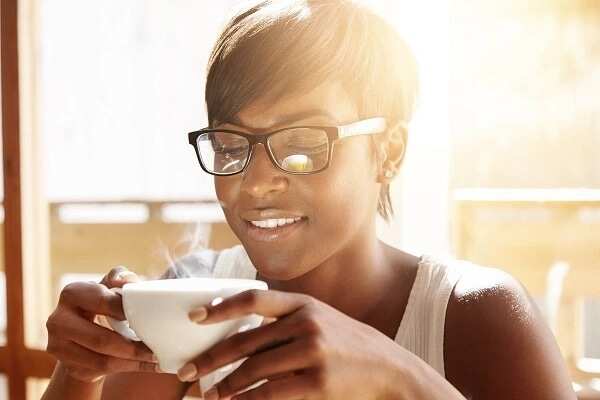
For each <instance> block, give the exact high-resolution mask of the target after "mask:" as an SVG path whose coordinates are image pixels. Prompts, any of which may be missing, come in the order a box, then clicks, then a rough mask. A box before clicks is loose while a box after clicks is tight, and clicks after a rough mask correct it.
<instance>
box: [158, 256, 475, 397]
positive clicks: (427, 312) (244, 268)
mask: <svg viewBox="0 0 600 400" xmlns="http://www.w3.org/2000/svg"><path fill="white" fill-rule="evenodd" d="M469 265H471V263H468V262H465V261H458V260H447V261H441V260H437V259H435V258H432V257H430V256H427V255H424V256H422V257H421V259H420V261H419V265H418V268H417V275H416V277H415V281H414V284H413V286H412V289H411V291H410V295H409V298H408V303H407V305H406V309H405V311H404V316H403V317H402V321H401V322H400V326H399V328H398V332H397V333H396V337H395V341H396V343H398V344H399V345H400V346H402V347H404V348H405V349H407V350H409V351H410V352H412V353H413V354H415V355H417V356H418V357H419V358H421V359H422V360H424V361H425V362H426V363H427V364H429V365H430V366H431V367H432V368H434V369H435V370H436V371H437V372H438V373H439V374H440V375H441V376H443V377H445V376H446V375H445V371H444V326H445V320H446V308H447V306H448V300H449V298H450V294H451V293H452V290H453V289H454V286H455V285H456V283H457V282H458V280H459V278H460V276H461V274H462V273H463V272H464V270H465V267H468V266H469ZM256 274H257V271H256V268H255V267H254V266H253V265H252V262H251V261H250V258H249V257H248V255H247V254H246V251H245V250H244V248H243V247H242V246H241V245H238V246H235V247H232V248H229V249H226V250H222V251H220V252H216V251H212V250H203V251H201V252H197V253H193V254H190V255H188V256H186V257H184V258H182V259H180V260H178V261H177V262H176V263H175V264H174V265H173V266H172V268H171V270H170V273H169V277H190V276H196V277H197V276H212V277H218V278H245V279H255V278H256ZM235 368H237V365H234V366H233V367H232V368H229V369H223V371H221V372H219V371H217V373H215V374H214V375H212V376H207V377H205V378H203V379H202V380H201V382H200V385H201V388H202V389H203V390H206V389H207V388H209V387H210V386H211V385H213V384H215V383H217V382H218V381H220V380H221V379H223V378H224V377H225V376H227V375H228V374H230V373H231V372H232V371H233V370H234V369H235Z"/></svg>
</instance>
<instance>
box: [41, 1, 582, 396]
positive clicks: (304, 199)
mask: <svg viewBox="0 0 600 400" xmlns="http://www.w3.org/2000/svg"><path fill="white" fill-rule="evenodd" d="M416 81H417V78H416V71H415V63H414V60H413V58H412V56H411V53H410V51H409V50H408V49H407V47H406V46H405V45H404V44H403V42H402V40H401V39H400V38H399V37H398V36H397V34H396V33H395V32H394V31H393V29H392V28H390V26H389V25H388V24H387V23H386V22H385V21H384V20H383V19H381V18H379V17H378V16H376V15H374V14H372V13H370V12H369V11H368V10H366V9H363V8H361V7H359V6H358V5H356V4H354V3H353V2H351V1H343V0H313V1H307V0H305V1H301V0H284V1H282V0H278V1H263V2H260V3H259V4H258V5H255V6H254V7H251V8H248V9H246V10H244V11H242V12H240V13H239V14H238V15H236V16H235V17H234V18H233V19H232V20H231V22H230V23H229V25H228V26H227V27H226V28H225V30H224V32H223V33H222V34H221V36H220V38H219V39H218V41H217V43H216V45H215V48H214V50H213V53H212V56H211V59H210V62H209V72H208V77H207V83H206V103H207V111H208V121H209V124H210V126H209V128H208V129H203V130H200V131H197V132H192V133H190V134H189V140H190V143H191V144H193V145H194V148H195V150H196V155H197V157H198V159H199V161H200V165H201V167H202V168H203V169H204V170H205V171H206V172H208V173H211V174H213V175H215V179H214V182H215V187H216V192H217V196H218V198H219V201H220V203H221V205H222V207H223V210H224V213H225V216H226V218H227V222H228V224H229V225H230V227H231V228H232V230H233V231H234V232H235V234H236V235H237V237H238V238H239V239H240V241H241V243H242V244H243V249H242V248H234V249H232V250H229V251H228V252H227V254H228V256H231V255H232V254H233V255H234V262H221V263H219V262H217V263H216V266H215V267H214V269H213V270H211V271H209V272H210V273H212V274H213V275H215V276H244V277H256V278H258V279H261V280H264V281H266V282H267V283H268V285H269V288H270V290H269V291H266V292H254V291H249V292H245V293H243V294H241V295H238V296H235V297H232V298H230V299H227V300H225V301H224V302H223V303H221V304H219V305H216V306H207V307H206V308H201V309H198V310H194V311H193V312H191V313H190V318H191V319H192V320H194V321H196V322H198V323H214V322H216V321H220V320H223V319H227V318H231V317H234V316H238V315H243V314H247V313H258V314H262V315H264V316H265V317H267V318H270V323H268V324H265V325H263V326H261V327H260V328H257V329H255V330H251V331H247V332H243V333H240V334H237V335H235V336H233V337H231V338H229V339H227V340H225V341H223V342H222V343H220V344H217V345H216V346H215V347H214V348H212V349H211V350H209V351H207V352H206V353H205V354H202V355H200V356H199V357H198V358H197V359H196V360H194V361H193V362H191V363H189V364H188V365H186V366H184V367H183V368H182V369H181V370H180V371H179V374H178V375H177V376H175V375H168V374H160V373H159V372H157V371H155V363H154V361H153V357H152V354H151V353H150V351H149V350H148V349H147V348H145V347H144V346H143V345H139V344H135V343H130V342H127V341H126V340H125V339H123V338H121V337H120V336H118V335H117V334H115V333H114V332H111V331H109V330H107V329H104V328H103V327H100V326H98V325H95V324H93V322H92V321H93V320H94V318H95V316H97V315H110V316H113V317H116V318H121V319H123V318H124V316H123V312H122V309H121V303H120V298H119V297H118V296H116V295H114V294H113V293H112V292H110V291H109V290H108V287H114V286H121V285H123V283H125V282H127V281H131V280H135V279H137V278H136V276H135V274H133V273H131V272H129V271H126V270H124V269H115V270H113V271H111V272H110V273H109V274H108V275H107V276H106V277H105V278H104V280H103V282H102V284H93V283H78V284H73V285H70V286H68V287H67V288H65V289H64V290H63V292H62V294H61V300H60V302H59V305H58V307H57V309H56V311H55V312H54V313H53V315H52V316H51V317H50V318H49V320H48V330H49V338H50V339H49V346H48V350H49V351H50V352H51V353H52V354H54V355H55V356H56V358H57V359H58V360H59V363H58V365H57V368H56V370H55V373H54V375H53V377H52V381H51V383H50V385H49V387H48V389H47V392H46V394H45V397H44V398H45V399H57V398H60V399H71V398H72V399H97V398H103V399H133V398H144V399H154V398H156V399H180V398H182V397H183V395H184V393H185V392H186V391H187V389H188V387H189V385H191V384H192V382H195V381H197V380H198V379H199V378H201V377H202V376H206V374H209V373H212V372H213V371H215V370H218V369H219V368H221V367H223V366H225V365H228V364H230V363H232V362H234V361H237V360H240V359H243V358H245V357H248V359H247V360H246V361H244V363H243V364H242V365H241V366H240V367H239V368H238V369H236V370H234V371H233V372H231V373H230V374H229V375H228V376H227V377H225V378H224V379H222V380H221V381H220V382H219V383H217V384H216V386H214V387H213V388H212V389H211V390H209V391H208V392H207V393H206V394H205V397H206V398H208V399H216V398H229V397H232V396H233V397H232V398H234V399H464V398H472V399H529V400H542V399H574V398H575V397H574V393H573V391H572V389H571V385H570V382H569V379H568V375H567V373H566V370H565V367H564V365H563V363H562V360H561V357H560V353H559V351H558V348H557V346H556V343H555V342H554V340H553V337H552V335H551V333H550V332H549V330H548V329H547V327H546V325H545V324H544V322H543V320H542V319H541V317H540V316H539V314H538V313H537V312H536V310H535V307H534V306H533V305H532V302H531V300H530V298H529V296H528V294H527V292H526V291H525V289H524V288H523V287H522V286H521V285H520V284H519V283H518V282H517V281H516V280H515V279H514V278H512V277H511V276H509V275H507V274H505V273H502V272H500V271H498V270H495V269H490V268H484V267H479V266H474V265H472V264H468V263H459V262H455V261H448V262H442V261H441V260H437V259H435V258H433V257H429V256H426V255H424V256H420V257H418V256H415V255H412V254H408V253H406V252H403V251H401V250H399V249H395V248H392V247H390V246H387V245H385V244H384V243H382V242H381V241H379V240H378V239H377V237H376V234H375V217H376V213H377V212H379V213H380V214H381V215H382V216H383V217H384V218H389V217H390V216H391V215H392V209H391V205H390V204H391V203H390V196H389V183H390V181H391V180H392V179H393V177H394V176H395V175H396V174H397V172H398V170H399V169H400V167H401V164H402V160H403V157H404V150H405V148H406V140H407V132H406V129H405V127H406V124H407V123H408V121H409V120H410V118H411V114H412V109H413V105H414V103H415V97H416V93H417V84H416ZM246 254H247V256H246ZM197 256H198V255H192V256H190V257H189V258H188V259H187V260H186V261H188V262H187V263H186V262H184V263H178V264H176V265H175V266H173V268H171V270H170V271H169V274H171V275H173V274H181V273H187V274H191V275H198V274H201V273H203V272H202V271H201V268H199V265H200V264H198V265H196V267H193V266H192V267H191V268H190V267H189V264H190V263H189V261H190V260H192V259H195V258H198V257H197ZM219 258H221V257H219ZM244 260H246V261H244ZM181 265H188V269H187V271H182V269H181V268H180V266H181ZM249 387H250V389H248V388H249ZM203 389H205V390H206V389H208V388H207V387H204V388H203ZM246 389H248V390H246ZM243 391H245V393H243V394H241V392H243ZM236 393H240V394H237V395H236Z"/></svg>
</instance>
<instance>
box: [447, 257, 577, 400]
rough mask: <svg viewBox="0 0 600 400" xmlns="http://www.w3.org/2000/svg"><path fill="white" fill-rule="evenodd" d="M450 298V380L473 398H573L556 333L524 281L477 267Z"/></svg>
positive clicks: (464, 276)
mask: <svg viewBox="0 0 600 400" xmlns="http://www.w3.org/2000/svg"><path fill="white" fill-rule="evenodd" d="M466 271H467V272H465V273H463V274H462V276H461V278H460V279H459V281H458V282H457V284H456V286H455V288H454V290H453V292H452V295H451V296H450V299H449V301H448V309H447V312H446V326H445V337H444V340H445V343H444V359H445V367H446V368H445V369H446V378H447V379H448V380H449V381H450V382H451V383H453V384H454V385H455V386H456V387H457V388H458V389H459V390H461V392H463V394H465V395H466V396H467V397H469V398H474V399H508V398H511V399H512V398H515V399H517V398H519V399H520V398H523V399H525V398H526V399H531V400H538V399H539V400H541V399H544V400H545V399H575V394H574V392H573V390H572V388H571V383H570V380H569V377H568V373H567V370H566V367H565V365H564V362H563V359H562V357H561V355H560V352H559V349H558V346H557V344H556V342H555V340H554V337H553V335H552V333H551V332H550V330H549V328H548V327H547V325H546V322H545V320H544V319H543V318H542V316H541V314H540V313H539V310H538V309H537V307H536V306H535V305H534V303H533V301H532V299H531V296H530V295H529V293H528V292H527V290H526V289H525V288H524V287H523V285H522V284H521V283H520V282H519V281H518V280H517V279H515V278H514V277H513V276H511V275H510V274H508V273H506V272H503V271H501V270H498V269H495V268H487V267H480V266H475V265H473V266H472V267H468V269H467V270H466Z"/></svg>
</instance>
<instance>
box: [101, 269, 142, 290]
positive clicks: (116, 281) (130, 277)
mask: <svg viewBox="0 0 600 400" xmlns="http://www.w3.org/2000/svg"><path fill="white" fill-rule="evenodd" d="M139 281H140V277H139V276H138V275H137V274H136V273H135V272H132V271H130V270H128V269H127V267H124V266H122V265H119V266H118V267H115V268H113V269H111V270H110V271H109V272H108V274H106V275H105V276H104V278H102V281H101V282H100V283H101V284H103V285H104V286H106V287H108V288H114V287H123V285H124V284H126V283H133V282H139Z"/></svg>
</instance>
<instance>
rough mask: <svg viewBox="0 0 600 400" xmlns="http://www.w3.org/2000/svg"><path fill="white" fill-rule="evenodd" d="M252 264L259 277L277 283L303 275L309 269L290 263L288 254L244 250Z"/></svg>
mask: <svg viewBox="0 0 600 400" xmlns="http://www.w3.org/2000/svg"><path fill="white" fill-rule="evenodd" d="M246 251H247V252H248V256H249V257H250V260H251V261H252V264H253V265H254V266H255V267H256V270H257V271H258V272H259V273H260V275H261V276H262V277H264V278H267V279H272V280H277V281H289V280H292V279H295V278H297V277H299V276H302V275H304V274H305V273H307V272H308V271H310V268H306V267H304V268H303V267H302V265H300V264H298V263H297V262H294V261H292V260H293V259H295V258H294V257H290V255H289V253H287V252H286V253H279V254H273V253H271V254H265V251H264V250H263V251H256V250H254V251H252V249H248V248H246Z"/></svg>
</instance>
